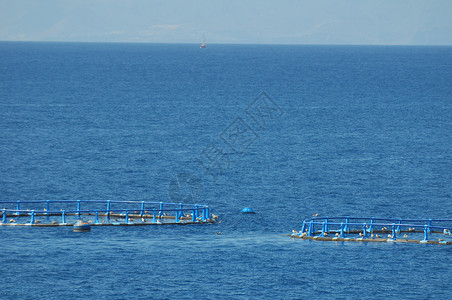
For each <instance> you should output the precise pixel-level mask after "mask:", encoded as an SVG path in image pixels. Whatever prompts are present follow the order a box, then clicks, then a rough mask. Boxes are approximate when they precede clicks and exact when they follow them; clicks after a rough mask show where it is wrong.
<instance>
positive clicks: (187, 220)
mask: <svg viewBox="0 0 452 300" xmlns="http://www.w3.org/2000/svg"><path fill="white" fill-rule="evenodd" d="M0 207H3V209H1V211H0V226H34V227H52V226H73V225H74V224H75V223H77V221H80V220H82V219H83V220H84V221H85V222H88V223H89V224H90V225H91V226H140V225H169V224H173V225H186V224H209V223H215V222H216V220H217V218H218V217H217V216H215V215H214V214H211V213H210V209H209V207H208V206H207V205H198V204H182V203H164V202H148V201H114V200H26V201H23V200H20V201H0Z"/></svg>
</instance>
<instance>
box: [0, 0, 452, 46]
mask: <svg viewBox="0 0 452 300" xmlns="http://www.w3.org/2000/svg"><path fill="white" fill-rule="evenodd" d="M203 32H205V34H206V39H207V42H208V43H245V44H255V43H269V44H371V45H374V44H400V45H428V44H430V45H452V0H406V1H405V0H312V1H304V0H299V1H296V0H278V1H276V0H273V1H267V0H249V1H247V0H240V1H239V0H237V1H236V0H230V1H226V0H217V1H216V0H210V1H208V0H193V1H190V0H164V1H158V0H0V40H3V41H19V40H24V41H89V42H94V41H99V42H158V43H200V42H201V40H202V33H203Z"/></svg>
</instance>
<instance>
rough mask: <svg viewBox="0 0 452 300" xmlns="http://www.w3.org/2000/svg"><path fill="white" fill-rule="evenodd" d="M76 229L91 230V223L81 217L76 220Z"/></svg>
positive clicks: (78, 230)
mask: <svg viewBox="0 0 452 300" xmlns="http://www.w3.org/2000/svg"><path fill="white" fill-rule="evenodd" d="M74 231H76V232H83V231H91V225H90V224H89V223H88V222H84V221H83V220H82V219H80V220H78V221H77V222H75V224H74Z"/></svg>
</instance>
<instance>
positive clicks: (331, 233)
mask: <svg viewBox="0 0 452 300" xmlns="http://www.w3.org/2000/svg"><path fill="white" fill-rule="evenodd" d="M451 232H452V220H447V219H380V218H353V217H315V218H310V219H306V220H304V221H303V226H302V228H301V230H300V231H295V230H294V231H293V232H292V235H291V237H293V238H301V239H304V240H316V241H338V242H348V241H351V242H394V243H418V244H446V245H452V236H451Z"/></svg>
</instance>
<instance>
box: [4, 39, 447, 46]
mask: <svg viewBox="0 0 452 300" xmlns="http://www.w3.org/2000/svg"><path fill="white" fill-rule="evenodd" d="M0 43H62V44H64V43H66V44H160V45H199V43H187V42H137V41H130V42H121V41H51V40H49V41H35V40H27V41H24V40H0ZM209 45H237V46H238V45H250V46H252V45H255V46H385V47H390V46H396V47H451V46H452V44H326V43H322V44H310V43H306V44H304V43H228V42H226V43H208V44H207V46H209Z"/></svg>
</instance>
